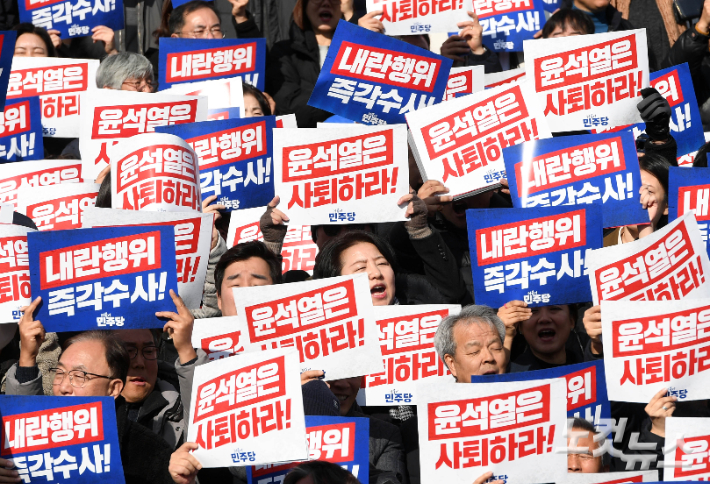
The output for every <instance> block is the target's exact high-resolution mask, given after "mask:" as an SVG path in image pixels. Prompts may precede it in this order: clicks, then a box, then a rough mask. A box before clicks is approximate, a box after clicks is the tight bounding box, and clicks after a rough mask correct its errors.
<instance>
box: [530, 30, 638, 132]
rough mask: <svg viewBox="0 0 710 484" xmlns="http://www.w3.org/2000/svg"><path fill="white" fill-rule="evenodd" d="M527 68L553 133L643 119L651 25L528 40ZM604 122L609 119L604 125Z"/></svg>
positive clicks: (631, 122) (622, 123)
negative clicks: (597, 122) (597, 123)
mask: <svg viewBox="0 0 710 484" xmlns="http://www.w3.org/2000/svg"><path fill="white" fill-rule="evenodd" d="M524 50H525V72H526V77H527V79H528V81H529V82H531V83H532V85H533V87H534V90H535V93H536V94H537V97H538V101H539V102H540V104H541V105H542V107H543V111H544V113H545V117H546V118H547V121H548V123H549V125H550V130H551V131H552V132H562V131H577V130H584V129H589V128H587V127H586V126H587V125H589V123H590V122H591V123H593V124H594V120H595V119H600V120H602V121H604V120H606V122H607V123H608V124H607V125H608V126H620V125H625V124H634V123H639V122H641V115H640V114H639V111H638V109H636V105H637V104H638V103H639V102H640V101H641V89H643V88H644V87H648V84H649V77H648V46H647V44H646V29H639V30H626V31H623V32H609V33H604V34H595V35H580V36H576V37H564V38H556V39H535V40H527V41H525V42H524ZM601 124H602V126H606V125H604V123H603V122H602V123H601Z"/></svg>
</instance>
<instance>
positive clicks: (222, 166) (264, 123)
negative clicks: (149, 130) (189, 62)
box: [155, 116, 276, 211]
mask: <svg viewBox="0 0 710 484" xmlns="http://www.w3.org/2000/svg"><path fill="white" fill-rule="evenodd" d="M275 127H276V118H275V117H274V116H261V117H256V118H244V119H224V120H221V121H204V122H202V123H190V124H183V125H172V126H157V127H156V128H155V131H156V132H157V133H170V134H174V135H176V136H179V137H180V138H182V139H184V140H185V142H186V143H188V144H189V145H190V146H191V147H192V149H194V150H195V153H196V154H197V159H198V162H199V164H200V189H201V190H202V199H203V200H204V199H205V198H207V197H209V196H212V195H217V203H221V204H222V205H225V206H226V207H227V210H229V211H231V210H237V209H242V208H253V207H263V206H265V205H267V204H268V203H269V202H270V201H271V200H272V199H273V198H274V177H273V174H272V172H273V169H272V168H273V165H272V159H273V158H272V150H273V146H272V130H273V129H274V128H275Z"/></svg>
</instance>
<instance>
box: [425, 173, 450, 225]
mask: <svg viewBox="0 0 710 484" xmlns="http://www.w3.org/2000/svg"><path fill="white" fill-rule="evenodd" d="M440 193H449V189H448V188H446V187H445V186H444V184H443V183H441V182H440V181H438V180H429V181H427V182H426V183H424V185H422V187H421V188H420V189H419V191H418V192H417V197H419V198H421V199H422V200H424V203H426V206H427V209H428V211H429V216H430V217H433V216H434V215H435V214H436V212H441V209H442V208H443V207H444V205H443V204H444V203H448V202H451V201H453V199H454V197H453V196H452V195H439V194H440Z"/></svg>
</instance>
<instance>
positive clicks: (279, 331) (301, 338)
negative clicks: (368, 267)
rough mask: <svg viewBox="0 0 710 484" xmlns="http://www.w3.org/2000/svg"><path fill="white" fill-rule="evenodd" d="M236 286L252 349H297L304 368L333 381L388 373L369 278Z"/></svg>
mask: <svg viewBox="0 0 710 484" xmlns="http://www.w3.org/2000/svg"><path fill="white" fill-rule="evenodd" d="M232 290H233V291H234V300H235V301H236V302H237V306H236V309H237V316H239V325H238V326H236V327H235V328H234V329H235V330H239V331H241V334H242V336H243V337H244V336H247V339H246V343H245V349H246V351H264V350H267V349H276V348H292V349H296V350H298V351H297V354H298V356H299V361H300V368H301V371H307V370H324V371H325V372H327V374H328V378H329V379H333V380H337V379H340V378H350V377H354V376H362V375H369V374H370V373H376V372H378V371H382V369H383V365H382V352H381V350H380V344H379V341H378V336H377V326H376V324H375V318H374V315H373V311H372V297H371V295H370V284H369V282H368V279H367V277H366V276H364V275H362V274H359V275H356V276H343V277H333V278H329V279H319V280H314V281H306V282H294V283H291V284H284V285H280V286H262V287H236V288H233V289H232Z"/></svg>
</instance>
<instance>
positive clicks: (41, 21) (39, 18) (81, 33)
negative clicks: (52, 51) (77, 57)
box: [17, 0, 124, 39]
mask: <svg viewBox="0 0 710 484" xmlns="http://www.w3.org/2000/svg"><path fill="white" fill-rule="evenodd" d="M17 4H18V6H19V9H20V22H28V23H32V24H34V25H36V26H37V27H43V28H45V29H47V30H58V31H59V36H60V37H61V38H62V39H69V38H72V37H85V36H87V35H91V29H93V28H94V27H98V26H99V25H103V26H104V27H109V28H110V29H113V30H114V31H117V30H122V29H123V26H124V25H123V0H93V1H89V0H70V1H66V0H19V1H18V2H17Z"/></svg>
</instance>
